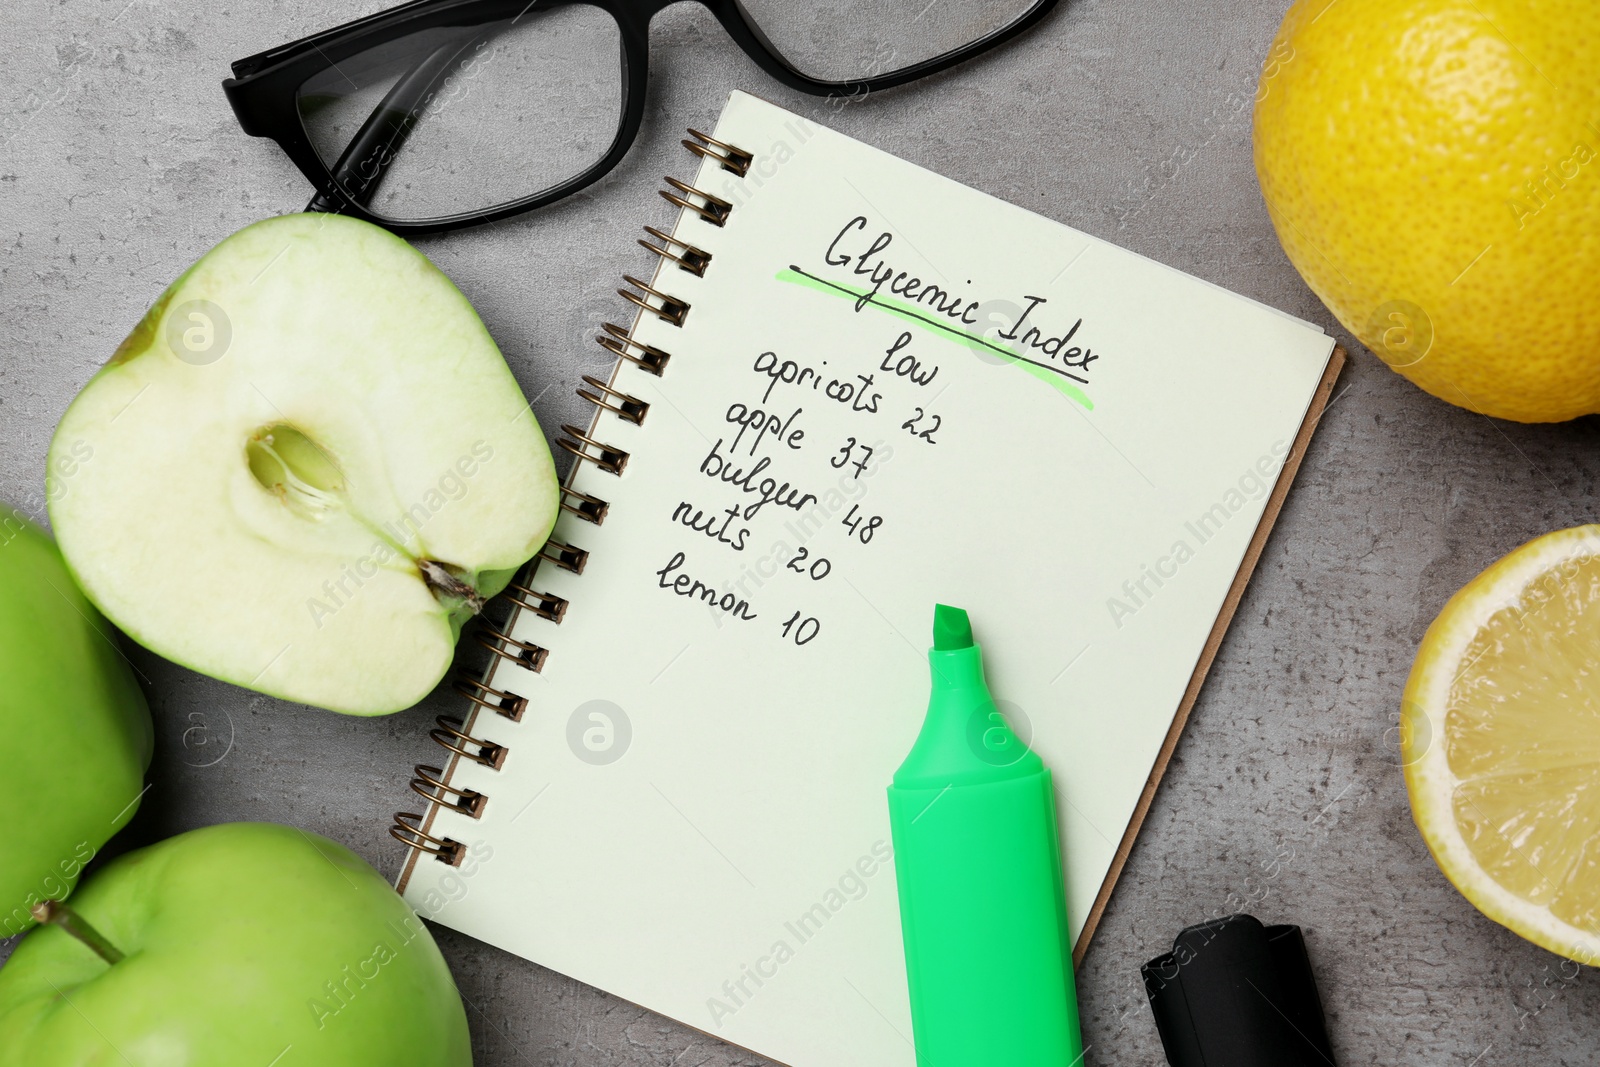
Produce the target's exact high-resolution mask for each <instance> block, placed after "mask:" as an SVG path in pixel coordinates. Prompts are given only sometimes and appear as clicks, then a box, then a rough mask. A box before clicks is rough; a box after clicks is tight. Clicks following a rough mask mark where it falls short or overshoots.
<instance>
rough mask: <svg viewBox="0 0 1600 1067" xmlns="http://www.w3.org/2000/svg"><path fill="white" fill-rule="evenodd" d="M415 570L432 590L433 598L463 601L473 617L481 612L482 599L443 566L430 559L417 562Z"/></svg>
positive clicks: (474, 590) (475, 591)
mask: <svg viewBox="0 0 1600 1067" xmlns="http://www.w3.org/2000/svg"><path fill="white" fill-rule="evenodd" d="M417 568H418V569H419V570H420V571H422V578H423V580H424V581H425V582H427V583H428V588H429V589H431V590H433V593H434V595H435V596H439V595H441V594H442V595H444V596H448V597H454V598H455V599H457V600H461V601H465V602H466V605H467V607H468V608H469V609H471V611H472V613H473V614H474V615H476V614H478V613H479V612H481V611H483V597H481V596H479V595H478V591H477V590H476V589H474V588H472V586H470V585H468V584H467V583H466V582H463V581H462V580H461V579H460V578H457V577H456V576H455V575H453V574H451V573H450V572H449V571H448V570H446V569H445V568H444V566H443V565H441V564H438V563H435V562H434V561H433V560H431V559H419V560H417Z"/></svg>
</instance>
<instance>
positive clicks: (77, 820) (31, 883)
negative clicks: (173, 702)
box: [0, 450, 151, 937]
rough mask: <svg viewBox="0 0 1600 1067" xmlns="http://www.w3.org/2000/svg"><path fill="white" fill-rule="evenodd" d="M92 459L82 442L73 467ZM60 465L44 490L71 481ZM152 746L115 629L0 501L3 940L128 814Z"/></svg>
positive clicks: (44, 542) (59, 889)
mask: <svg viewBox="0 0 1600 1067" xmlns="http://www.w3.org/2000/svg"><path fill="white" fill-rule="evenodd" d="M88 461H89V457H88V456H86V455H83V454H82V450H80V455H79V458H78V459H77V460H76V461H75V463H81V462H88ZM57 473H59V474H61V475H62V476H65V475H66V474H67V471H66V470H65V469H63V470H61V471H59V472H53V473H52V481H51V486H52V489H54V488H55V487H57V486H62V485H66V484H68V483H67V482H66V481H57V480H55V477H56V474H57ZM150 749H151V728H150V709H149V707H148V706H147V705H146V704H145V699H144V694H143V693H142V692H140V690H139V684H138V682H137V681H135V679H134V677H133V669H132V667H131V666H129V664H128V661H127V659H126V658H124V656H123V654H122V651H121V649H119V648H118V647H117V634H116V632H115V631H114V630H112V628H111V626H110V624H109V623H107V622H106V620H105V619H104V618H102V617H101V615H100V613H99V612H98V611H96V610H95V609H94V607H93V606H92V605H91V604H90V603H89V601H88V600H86V599H84V596H83V594H82V593H81V592H79V590H78V586H77V585H76V583H74V582H73V580H72V575H71V574H69V573H68V572H67V567H66V564H65V563H63V562H62V559H61V554H60V553H59V552H57V551H56V546H55V545H54V544H53V543H52V542H51V540H50V538H49V537H48V536H46V535H45V533H44V532H43V531H42V530H40V529H39V528H38V527H36V526H34V525H33V524H32V523H31V522H29V521H28V520H27V519H25V518H23V517H22V516H21V515H19V514H18V513H17V512H15V511H13V510H11V509H10V508H8V507H5V506H4V505H0V766H3V767H4V771H3V772H0V818H4V820H5V839H6V840H5V856H4V859H0V937H10V936H12V935H13V934H18V933H21V932H22V931H23V930H24V929H26V928H27V927H29V926H31V925H32V923H33V920H32V919H31V918H30V917H29V915H28V909H29V908H30V907H32V906H33V905H34V904H36V903H37V902H39V901H40V900H44V899H47V898H52V897H53V898H61V897H65V896H66V895H67V894H68V893H70V892H71V891H72V887H73V886H74V885H76V884H77V881H78V874H79V872H80V871H82V869H83V865H84V864H85V863H87V862H88V861H89V859H90V858H91V857H92V856H93V855H94V854H95V852H96V851H98V850H99V848H100V846H101V845H103V844H105V843H106V841H107V840H108V839H109V838H110V837H111V835H112V834H114V833H116V832H117V831H118V830H120V829H122V827H123V826H124V825H125V824H126V823H127V822H128V820H129V819H131V818H133V813H134V812H135V811H136V810H138V807H139V797H140V795H141V791H142V790H143V788H144V784H143V783H144V772H145V768H147V767H148V766H149V765H150Z"/></svg>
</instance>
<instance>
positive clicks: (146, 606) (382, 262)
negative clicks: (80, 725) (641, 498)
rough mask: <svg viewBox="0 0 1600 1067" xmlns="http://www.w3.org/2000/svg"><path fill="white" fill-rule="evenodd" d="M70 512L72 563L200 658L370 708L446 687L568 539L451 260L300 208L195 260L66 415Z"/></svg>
mask: <svg viewBox="0 0 1600 1067" xmlns="http://www.w3.org/2000/svg"><path fill="white" fill-rule="evenodd" d="M80 442H81V443H83V444H84V445H86V446H88V447H91V448H93V450H94V462H92V463H88V464H85V465H84V466H83V469H82V470H81V471H80V472H79V473H78V475H77V476H76V477H75V478H74V479H73V481H72V491H71V492H70V493H67V494H65V495H62V496H59V497H57V498H55V499H52V500H51V501H50V520H51V522H52V524H53V525H54V526H55V533H56V538H57V540H59V541H60V542H61V552H62V554H63V555H64V556H66V558H67V562H68V563H69V564H71V566H72V572H73V574H75V575H76V576H77V578H78V580H79V584H81V585H82V586H83V590H84V592H85V593H87V594H88V596H89V599H91V600H93V601H94V602H95V604H96V605H98V606H99V608H100V610H101V611H103V612H105V614H106V616H107V617H108V618H110V619H111V620H112V621H113V622H115V623H116V624H117V625H118V626H120V627H121V628H122V630H123V632H124V633H126V634H127V635H128V636H129V637H131V638H132V639H133V640H135V641H137V642H139V643H140V644H142V645H144V646H145V647H146V648H148V649H150V650H151V651H153V652H156V653H159V654H160V655H162V656H165V657H166V658H168V659H170V660H174V661H175V662H178V663H181V664H183V665H184V666H186V667H192V668H194V669H195V670H197V671H201V672H203V673H205V674H209V675H211V676H212V677H214V678H221V679H222V680H223V681H226V682H233V683H234V684H236V685H242V686H245V687H246V688H249V689H255V690H258V691H260V692H263V693H270V694H271V695H273V696H277V697H282V698H284V699H285V700H294V701H299V702H302V703H306V704H315V705H317V706H318V707H323V708H329V709H331V710H333V711H340V712H347V713H350V714H355V715H379V714H386V713H389V712H394V711H398V710H400V709H401V708H407V707H410V706H411V705H413V704H415V703H416V702H417V701H419V700H421V699H422V698H423V697H424V696H426V695H427V694H428V692H429V691H430V690H432V689H433V687H434V686H435V685H437V684H438V683H439V680H440V679H441V678H443V677H444V675H445V672H446V671H447V670H448V669H449V667H450V664H451V660H452V659H453V657H454V655H455V646H456V638H457V635H458V634H459V632H460V629H461V625H462V623H463V622H464V621H465V620H466V619H468V618H470V617H471V615H472V614H473V613H475V612H476V611H478V610H479V609H480V608H481V607H482V606H483V602H484V601H485V600H487V599H488V598H490V597H492V596H494V595H495V594H496V593H498V592H500V591H501V590H502V589H504V588H505V586H506V583H507V582H509V581H510V580H511V577H512V575H513V574H514V573H515V572H516V569H517V568H518V567H520V566H521V565H522V564H523V563H524V562H526V561H527V560H528V559H529V558H531V557H532V556H533V554H534V553H535V552H537V551H538V550H539V547H540V546H541V545H543V544H544V542H545V538H546V537H547V536H548V535H549V533H550V528H551V526H552V525H553V524H554V522H555V517H556V511H557V508H558V506H559V502H560V495H559V487H558V485H557V481H556V472H555V464H554V462H553V461H552V460H551V458H550V447H549V445H547V444H546V443H545V438H544V433H543V432H542V431H541V430H540V429H539V424H538V422H537V420H535V419H534V417H533V413H532V412H531V411H530V410H529V408H528V402H527V401H526V400H525V399H524V398H523V395H522V389H521V387H520V386H518V384H517V380H516V378H515V377H513V376H512V374H511V370H510V368H509V367H507V366H506V361H505V359H504V358H503V357H502V356H501V354H500V350H499V348H497V347H496V346H495V342H494V339H493V338H492V337H490V336H489V331H488V330H487V329H485V327H484V324H483V321H482V320H481V319H480V318H478V313H477V312H476V311H474V310H473V308H472V305H471V304H470V303H469V302H468V301H467V298H466V297H465V296H463V295H462V293H461V291H460V290H459V289H457V288H456V287H455V286H454V285H453V284H451V282H450V279H449V278H447V277H445V276H444V274H443V273H442V272H440V270H439V269H438V268H437V267H435V266H434V265H433V264H432V263H430V262H428V260H427V258H426V257H425V256H423V255H422V253H420V252H418V251H417V250H416V249H414V248H412V247H411V246H410V245H408V244H406V242H404V241H402V240H401V239H400V238H398V237H396V236H394V235H393V234H391V233H389V232H388V231H387V230H383V229H380V228H379V227H377V226H373V225H371V224H370V223H365V222H359V221H357V220H355V219H350V218H344V217H340V216H335V215H284V216H280V217H278V218H272V219H267V220H265V221H263V222H258V223H255V224H254V225H251V226H248V227H246V228H245V229H243V230H240V231H239V232H238V233H236V234H234V235H233V236H232V237H229V238H227V239H226V240H224V241H223V242H222V243H221V244H219V245H217V246H216V247H215V248H213V249H212V250H211V251H209V252H207V253H206V254H205V255H204V256H202V257H201V258H200V260H199V261H198V262H197V263H195V265H194V266H192V267H190V268H189V270H188V271H186V272H185V273H184V275H183V276H182V277H180V278H179V279H178V280H177V281H176V282H174V283H173V284H172V285H171V286H170V287H169V288H168V289H167V291H166V292H165V293H163V294H162V295H161V297H160V298H159V299H157V300H156V302H155V305H154V306H153V307H151V308H150V311H149V312H148V313H147V314H146V315H145V317H144V319H143V320H142V321H141V322H140V323H139V325H138V326H136V327H135V328H134V330H133V332H132V333H131V334H129V335H128V338H127V340H125V341H123V342H122V345H121V347H120V348H118V349H117V351H116V353H115V354H113V355H112V357H111V361H110V362H109V363H107V364H106V365H105V366H104V367H103V368H101V370H100V371H99V373H97V374H96V375H95V376H94V377H93V378H92V379H90V380H89V382H88V384H87V385H85V386H84V387H83V391H82V392H81V393H79V394H78V397H77V399H76V400H74V401H73V402H72V405H71V406H70V407H69V408H68V409H67V411H66V414H64V415H63V416H62V417H61V424H60V426H59V427H57V429H56V434H55V439H54V440H53V441H52V443H51V446H50V457H51V460H52V462H54V461H57V460H60V459H63V458H65V457H68V456H70V452H71V449H72V448H73V447H74V445H75V444H78V443H80Z"/></svg>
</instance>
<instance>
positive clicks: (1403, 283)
mask: <svg viewBox="0 0 1600 1067" xmlns="http://www.w3.org/2000/svg"><path fill="white" fill-rule="evenodd" d="M1597 72H1600V4H1596V3H1594V2H1593V0H1567V2H1564V3H1536V2H1533V0H1401V2H1398V3H1397V2H1395V0H1299V2H1298V3H1296V4H1295V5H1294V6H1293V7H1292V8H1291V9H1290V10H1289V14H1288V15H1287V16H1286V17H1285V18H1284V21H1283V25H1282V26H1281V27H1280V28H1279V30H1278V34H1277V37H1276V38H1275V39H1274V41H1273V44H1272V48H1271V50H1270V51H1269V52H1268V55H1267V59H1266V62H1265V64H1264V66H1263V68H1262V75H1261V82H1260V87H1259V89H1258V91H1257V94H1256V107H1255V164H1256V173H1257V175H1259V177H1260V179H1261V191H1262V194H1263V196H1264V197H1265V198H1266V202H1267V210H1268V212H1269V213H1270V214H1271V216H1272V222H1273V225H1274V226H1275V227H1276V228H1277V231H1278V238H1279V240H1281V241H1282V242H1283V247H1284V249H1285V251H1286V252H1287V253H1288V255H1289V259H1290V260H1291V261H1292V262H1293V263H1294V265H1295V267H1296V269H1298V270H1299V271H1300V273H1301V275H1302V276H1304V278H1305V280H1306V283H1307V284H1308V285H1310V286H1311V288H1312V290H1313V291H1315V292H1316V294H1317V296H1319V297H1321V298H1322V300H1323V302H1324V303H1326V304H1327V305H1328V307H1329V308H1330V309H1331V310H1332V311H1333V313H1334V315H1336V316H1337V317H1338V319H1339V321H1340V322H1342V323H1343V324H1344V325H1345V326H1346V327H1347V328H1348V329H1349V330H1350V331H1351V332H1352V333H1354V334H1355V335H1356V336H1357V337H1359V338H1360V339H1361V341H1362V342H1363V343H1364V344H1366V345H1367V346H1368V347H1369V348H1371V349H1372V350H1373V351H1374V352H1375V353H1377V354H1378V355H1379V356H1380V357H1381V358H1382V359H1383V360H1384V361H1385V362H1387V363H1388V364H1389V365H1390V366H1392V367H1394V369H1395V370H1397V371H1399V372H1400V373H1401V374H1403V375H1405V376H1406V377H1407V378H1409V379H1411V380H1412V381H1413V382H1415V383H1416V384H1417V385H1419V386H1421V387H1422V388H1423V389H1426V390H1427V391H1428V392H1430V393H1432V394H1433V395H1435V396H1437V397H1440V398H1442V399H1444V400H1448V401H1450V402H1451V403H1453V404H1459V405H1461V406H1462V407H1466V408H1470V409H1472V410H1474V411H1481V412H1483V413H1485V414H1488V415H1494V416H1498V417H1501V418H1507V419H1516V420H1518V421H1521V422H1551V421H1557V420H1561V419H1570V418H1574V417H1575V416H1578V415H1584V414H1589V413H1592V412H1597V411H1600V74H1597Z"/></svg>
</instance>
